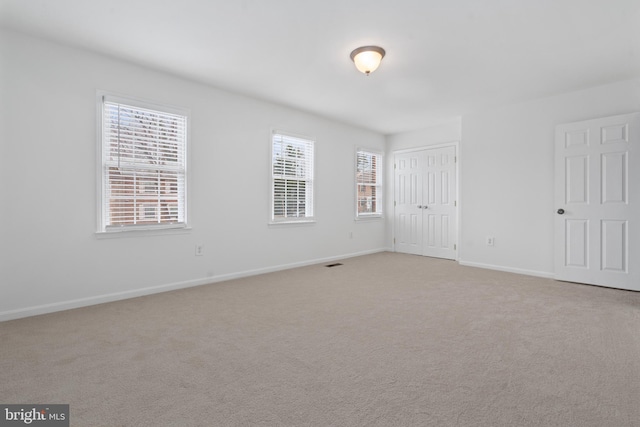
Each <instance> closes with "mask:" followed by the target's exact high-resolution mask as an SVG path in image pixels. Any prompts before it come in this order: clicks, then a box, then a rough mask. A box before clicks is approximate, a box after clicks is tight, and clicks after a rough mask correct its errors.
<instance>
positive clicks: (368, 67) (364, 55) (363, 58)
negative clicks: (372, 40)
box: [351, 46, 385, 76]
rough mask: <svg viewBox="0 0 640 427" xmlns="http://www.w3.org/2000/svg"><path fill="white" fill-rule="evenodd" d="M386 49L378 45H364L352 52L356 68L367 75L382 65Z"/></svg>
mask: <svg viewBox="0 0 640 427" xmlns="http://www.w3.org/2000/svg"><path fill="white" fill-rule="evenodd" d="M384 54H385V51H384V49H383V48H381V47H378V46H362V47H359V48H357V49H355V50H354V51H353V52H351V60H353V62H354V64H356V68H357V69H358V70H359V71H360V72H362V73H364V74H366V75H367V76H368V75H369V74H371V73H372V72H373V71H375V70H376V69H377V68H378V67H379V66H380V61H382V58H384Z"/></svg>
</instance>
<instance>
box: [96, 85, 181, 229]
mask: <svg viewBox="0 0 640 427" xmlns="http://www.w3.org/2000/svg"><path fill="white" fill-rule="evenodd" d="M100 100H101V107H102V115H101V119H102V134H101V138H100V143H101V147H100V150H101V153H102V155H101V172H100V175H101V177H100V182H101V196H100V218H99V221H100V225H99V231H101V232H108V231H123V230H133V229H155V228H183V227H185V226H186V222H187V221H186V218H187V216H186V213H187V212H186V211H187V204H186V194H187V192H186V171H187V168H186V158H187V156H186V154H187V153H186V150H187V123H188V117H187V115H186V113H185V112H184V111H178V110H175V109H172V108H169V107H166V108H165V107H155V106H154V107H151V108H150V106H148V105H146V104H143V103H140V102H137V101H134V100H130V99H123V98H116V97H112V96H108V95H104V96H100Z"/></svg>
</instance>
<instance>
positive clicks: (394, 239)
mask: <svg viewBox="0 0 640 427" xmlns="http://www.w3.org/2000/svg"><path fill="white" fill-rule="evenodd" d="M393 244H394V245H395V244H396V238H395V237H394V238H393Z"/></svg>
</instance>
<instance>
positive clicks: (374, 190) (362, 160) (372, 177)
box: [356, 149, 382, 218]
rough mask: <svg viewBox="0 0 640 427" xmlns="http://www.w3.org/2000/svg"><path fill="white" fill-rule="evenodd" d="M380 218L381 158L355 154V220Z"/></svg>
mask: <svg viewBox="0 0 640 427" xmlns="http://www.w3.org/2000/svg"><path fill="white" fill-rule="evenodd" d="M381 216H382V156H381V155H380V154H377V153H372V152H370V151H364V150H360V149H358V150H357V152H356V218H373V217H381Z"/></svg>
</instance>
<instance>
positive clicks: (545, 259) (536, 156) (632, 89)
mask: <svg viewBox="0 0 640 427" xmlns="http://www.w3.org/2000/svg"><path fill="white" fill-rule="evenodd" d="M632 111H640V79H635V80H628V81H622V82H618V83H613V84H608V85H604V86H599V87H594V88H589V89H585V90H581V91H577V92H572V93H567V94H562V95H558V96H553V97H549V98H544V99H539V100H535V101H531V102H525V103H519V104H515V105H509V106H505V107H501V108H496V109H491V110H487V111H480V112H476V113H474V114H468V115H465V116H463V119H462V144H461V149H460V151H461V153H460V160H461V162H460V170H461V183H462V185H461V224H462V229H461V247H460V252H459V256H460V262H461V263H462V264H468V265H477V266H484V267H490V268H497V269H504V270H510V271H516V272H523V273H528V274H534V275H541V276H551V275H552V274H553V268H554V267H553V250H554V247H553V220H554V215H555V210H556V207H555V206H554V200H553V195H554V168H553V166H554V128H555V126H556V125H558V124H561V123H568V122H573V121H579V120H586V119H591V118H597V117H605V116H612V115H617V114H624V113H628V112H632ZM487 236H493V237H495V246H494V247H488V246H486V244H485V239H486V237H487Z"/></svg>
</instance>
